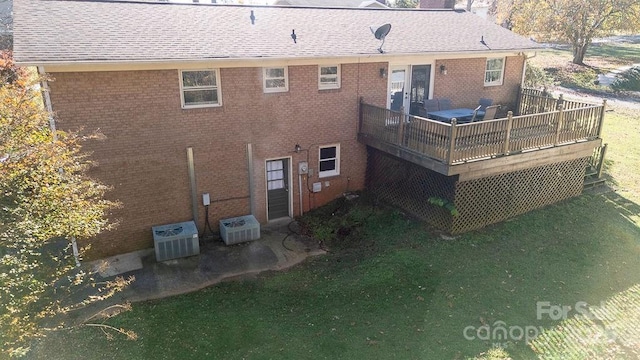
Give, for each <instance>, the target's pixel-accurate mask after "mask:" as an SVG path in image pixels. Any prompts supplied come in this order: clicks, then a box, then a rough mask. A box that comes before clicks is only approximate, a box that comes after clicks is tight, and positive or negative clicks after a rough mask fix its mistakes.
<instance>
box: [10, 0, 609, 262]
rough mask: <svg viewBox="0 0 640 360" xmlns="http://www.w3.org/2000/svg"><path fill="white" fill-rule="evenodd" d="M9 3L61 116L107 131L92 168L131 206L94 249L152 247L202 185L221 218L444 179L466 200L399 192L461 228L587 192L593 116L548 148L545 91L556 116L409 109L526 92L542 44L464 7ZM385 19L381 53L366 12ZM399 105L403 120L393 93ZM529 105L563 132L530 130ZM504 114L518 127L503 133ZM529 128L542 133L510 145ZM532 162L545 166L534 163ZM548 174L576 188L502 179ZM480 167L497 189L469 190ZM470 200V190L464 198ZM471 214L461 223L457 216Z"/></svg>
mask: <svg viewBox="0 0 640 360" xmlns="http://www.w3.org/2000/svg"><path fill="white" fill-rule="evenodd" d="M15 17H16V21H15V58H16V60H17V61H18V63H20V64H23V65H33V66H38V67H39V70H40V72H45V73H47V74H48V75H50V76H51V77H52V78H53V79H54V80H53V81H51V82H50V83H49V86H50V104H51V106H52V109H53V111H54V112H55V115H56V120H57V126H58V127H59V128H61V129H70V130H79V129H82V131H87V132H91V131H95V130H99V131H101V132H102V133H103V134H104V135H105V137H106V139H105V140H103V141H91V142H87V143H86V144H85V149H86V150H87V151H90V152H91V153H92V159H93V160H95V161H96V163H97V166H96V167H95V168H94V169H92V171H91V175H92V176H94V177H96V178H98V179H100V180H101V181H103V182H105V183H106V184H108V185H110V186H111V187H112V188H113V190H112V191H111V192H110V193H109V197H110V198H113V199H117V200H119V201H121V202H122V205H123V206H122V208H121V209H117V210H115V211H114V213H113V214H112V217H113V218H114V219H118V220H119V221H120V225H119V227H118V229H117V230H115V231H113V232H111V233H107V234H103V235H101V236H99V237H98V239H97V240H96V242H94V244H93V245H92V253H91V257H101V256H108V255H113V254H117V253H123V252H128V251H133V250H137V249H141V248H148V247H151V246H152V244H153V243H152V235H151V231H150V229H151V226H153V225H158V224H166V223H174V222H179V221H185V220H189V219H195V220H196V222H197V224H198V225H199V226H202V224H203V223H204V207H203V206H202V204H201V200H200V196H201V195H202V194H203V193H209V194H210V196H211V201H212V205H211V208H210V210H211V211H210V220H211V223H212V224H217V223H218V220H219V219H222V218H228V217H232V216H239V215H245V214H253V215H255V216H256V218H257V219H258V220H259V221H260V222H261V223H263V224H264V223H268V222H270V221H273V220H277V219H281V218H291V217H294V216H297V215H299V214H301V213H303V212H305V211H308V210H309V209H312V208H315V207H318V206H321V205H323V204H326V203H327V202H329V201H331V200H333V199H336V198H338V197H340V196H342V195H343V194H344V193H345V192H348V191H353V190H361V189H363V188H364V187H365V185H366V186H368V187H370V188H371V189H372V190H373V191H379V190H380V191H381V193H380V194H381V196H382V197H383V198H387V199H391V200H392V201H393V200H402V199H404V198H402V196H405V197H407V198H410V199H413V200H412V201H417V202H418V203H419V204H421V206H423V207H425V206H427V205H425V204H427V198H429V197H430V196H432V195H434V194H435V195H437V196H440V197H442V198H444V199H446V200H448V201H450V202H456V206H458V210H459V211H460V216H459V217H458V218H456V219H454V220H451V219H448V220H446V219H445V220H442V219H444V218H443V217H442V216H443V215H442V214H440V213H438V214H436V216H437V219H436V220H435V221H434V220H433V219H431V218H430V217H429V216H431V215H429V214H426V213H425V214H421V213H420V212H421V210H420V209H417V210H416V209H413V208H411V206H406V204H404V205H405V207H408V208H409V209H410V210H411V211H412V212H414V213H416V214H418V215H422V216H423V217H424V218H426V219H427V220H429V221H430V222H432V223H436V224H438V223H439V221H440V223H441V225H442V227H444V228H448V229H449V230H450V231H453V232H456V231H459V230H460V229H467V228H477V227H479V226H482V225H484V224H486V223H491V222H496V221H499V220H501V219H504V218H505V217H508V216H513V214H514V212H513V211H511V212H509V211H508V210H505V209H508V208H510V207H511V205H506V206H505V205H504V204H502V203H500V205H499V209H500V211H502V212H501V214H502V215H501V216H502V217H500V216H494V217H491V218H487V219H482V221H481V222H478V221H475V220H474V221H475V222H473V221H470V220H469V217H477V216H476V213H482V214H484V213H487V212H489V211H488V208H487V205H486V203H487V201H488V200H487V199H488V198H490V197H492V196H493V197H496V198H498V197H499V198H500V199H502V200H503V201H508V200H509V199H512V200H513V201H514V202H515V203H516V204H518V205H519V208H518V209H519V210H518V211H520V212H522V209H525V210H526V209H529V208H531V206H533V207H538V206H541V205H543V204H547V203H551V202H554V201H558V200H560V199H563V198H566V197H568V196H573V195H576V191H578V193H579V190H581V189H582V188H581V186H582V179H578V180H576V177H575V173H579V172H580V170H581V171H582V176H584V164H583V161H584V159H586V156H588V153H589V154H590V152H591V151H592V150H593V148H594V147H595V146H597V145H599V139H594V138H593V136H592V134H591V133H588V135H589V136H590V137H589V139H588V141H581V142H580V144H582V145H580V144H578V145H576V144H574V143H571V144H569V145H566V146H559V147H554V146H553V145H554V144H556V145H558V144H559V142H558V139H563V140H566V139H568V140H566V141H572V139H573V138H572V137H571V135H572V134H573V133H572V132H569V133H568V134H569V135H566V134H565V132H560V131H559V130H558V132H557V134H558V136H563V137H556V136H555V135H556V130H555V128H553V129H551V128H549V127H550V126H551V125H552V124H554V122H553V121H554V120H553V119H557V117H556V112H554V111H553V110H555V108H553V109H543V108H541V107H538V108H537V109H539V110H541V111H542V110H544V111H543V112H545V114H546V115H544V116H545V117H538V116H537V115H535V114H534V115H530V116H529V117H526V119H525V120H522V121H521V120H518V119H519V118H516V117H513V118H509V119H504V120H500V121H494V122H478V123H473V124H469V125H464V126H463V125H460V126H455V124H454V125H452V124H448V123H443V122H437V121H432V120H426V119H423V118H418V117H415V116H413V115H415V114H416V112H419V110H420V108H421V106H422V104H423V103H424V102H425V100H427V99H432V98H449V99H451V101H452V103H453V106H454V107H457V108H461V107H467V108H474V107H475V106H476V105H477V104H478V101H479V99H480V98H491V99H493V102H494V103H497V104H502V105H503V108H504V109H503V113H505V114H506V111H507V110H514V111H516V112H517V113H524V112H525V111H526V110H530V109H531V106H533V105H531V104H533V103H527V104H529V105H527V107H526V108H523V109H524V110H522V111H518V109H520V108H522V104H523V103H522V101H520V100H519V99H520V98H519V90H520V86H521V83H522V79H523V73H524V66H525V65H524V64H525V59H526V56H527V54H530V53H532V52H533V51H536V50H538V49H539V46H538V45H536V44H535V43H533V42H531V41H530V40H528V39H525V38H523V37H520V36H518V35H516V34H514V33H512V32H510V31H508V30H505V29H503V28H501V27H500V26H497V25H495V24H491V23H489V22H487V21H485V20H483V19H481V18H479V17H477V16H475V15H473V14H470V13H466V12H457V11H453V10H435V11H427V10H413V11H407V10H394V9H388V10H384V9H382V10H381V9H362V8H360V9H347V8H340V9H338V8H322V9H319V8H303V7H250V6H231V5H230V6H227V5H204V4H200V5H198V4H171V3H148V2H147V3H136V2H131V1H128V2H107V1H57V0H49V1H43V0H23V1H20V2H19V3H16V6H15ZM386 23H388V24H391V31H390V33H389V34H388V36H387V37H386V40H385V42H384V45H383V46H382V50H383V52H382V53H381V52H380V51H379V48H380V46H381V41H379V40H377V39H376V38H375V37H374V35H373V33H372V31H371V29H370V26H374V29H375V27H377V26H380V25H383V24H386ZM294 34H295V39H294V36H292V35H294ZM398 94H399V96H398ZM547 103H548V102H545V104H547ZM536 104H537V103H536ZM392 107H394V108H397V109H398V110H402V111H404V112H405V114H407V115H406V118H405V121H399V119H400V114H401V113H400V112H392V111H389V110H385V109H389V108H392ZM595 111H597V110H593V111H592V112H593V113H595ZM590 114H591V113H590ZM568 115H569V114H567V118H568ZM559 116H562V114H561V115H559ZM572 119H574V120H575V119H576V117H575V116H574V117H572ZM578 120H579V119H578ZM520 122H522V123H523V124H528V125H527V126H529V125H531V124H533V125H531V126H534V125H535V126H538V125H540V126H546V127H545V128H544V129H546V130H545V131H553V136H552V135H549V134H546V133H545V134H543V135H544V136H542V135H540V134H539V133H533V135H530V133H528V132H523V131H520V130H522V128H521V125H520ZM538 123H539V124H538ZM560 123H561V124H564V123H563V122H560ZM537 124H538V125H537ZM574 125H575V124H574ZM507 126H511V127H512V128H513V129H515V130H514V131H516V130H517V131H520V132H519V133H517V134H513V135H512V140H511V145H509V138H508V137H507V139H506V144H507V145H506V146H505V144H504V141H505V140H504V136H505V134H506V135H507V136H509V134H511V132H510V131H511V130H509V129H511V127H510V128H508V129H507V128H506V127H507ZM505 129H507V130H505ZM549 129H551V130H549ZM558 129H559V127H558ZM563 129H564V128H563ZM525 130H526V129H525ZM471 135H473V136H475V138H471V137H470V136H471ZM585 136H586V135H585ZM538 138H539V139H538ZM536 139H538V140H536ZM540 139H542V140H540ZM543 140H544V141H547V142H548V141H551V140H554V141H555V143H552V144H551V147H549V146H547V143H545V142H543ZM580 140H584V139H582V138H580ZM365 144H366V145H365ZM522 144H525V145H527V146H530V147H531V146H538V147H539V149H536V151H529V150H527V151H523V152H522V154H516V155H509V156H502V155H506V154H507V153H509V151H511V153H517V152H519V151H521V150H522V149H524V148H525V145H522ZM536 144H537V145H536ZM585 144H587V145H585ZM589 146H590V148H589V149H588V150H585V149H586V148H588V147H589ZM505 149H506V150H505ZM558 149H560V150H558ZM489 150H491V152H488V151H489ZM503 150H505V151H507V152H506V153H505V152H502V151H503ZM385 153H390V154H392V155H393V156H391V157H390V156H389V155H385ZM191 154H192V155H191ZM532 154H533V155H532ZM536 154H541V155H540V156H539V157H536ZM555 157H557V161H556V160H554V159H555ZM385 159H386V160H385ZM400 159H403V160H400ZM575 159H579V160H580V161H579V163H575V164H574V163H571V161H574V160H575ZM387 160H388V161H387ZM384 161H387V165H385V164H384ZM563 161H564V162H563ZM567 161H568V162H569V163H571V164H574V165H571V166H569V165H566V164H565V163H566V162H567ZM303 162H308V168H309V171H308V174H307V173H306V172H305V171H301V170H300V167H299V166H300V164H301V163H303ZM558 162H561V165H560V167H559V168H558V166H556V165H554V164H556V163H558ZM574 162H575V161H574ZM385 166H391V167H385ZM534 166H550V167H549V168H548V169H547V168H542V170H540V169H538V168H535V169H537V170H535V171H533V172H531V171H530V172H526V171H528V170H527V169H528V168H532V167H534ZM554 166H555V167H554ZM416 167H417V168H416ZM580 167H582V168H581V169H580ZM567 169H569V170H570V171H569V170H567ZM523 171H524V172H525V173H523ZM367 172H368V175H367V176H366V174H367ZM190 173H193V174H195V178H194V179H193V180H195V181H193V182H192V181H191V180H190ZM568 173H571V174H572V175H571V176H572V177H570V178H567V177H566V176H565V175H562V174H568ZM411 174H414V175H416V174H418V175H419V176H417V175H416V176H414V175H411ZM514 174H515V175H514ZM522 174H524V175H522ZM549 174H550V175H549ZM388 175H391V176H395V177H397V179H395V180H394V179H387V180H388V181H387V180H385V179H386V178H385V176H388ZM578 175H579V174H578ZM496 176H498V177H500V176H502V177H500V178H499V179H498V180H495V178H496ZM505 176H506V177H505ZM365 177H366V178H367V182H366V183H365ZM538 178H541V179H547V178H549V179H551V180H548V182H547V183H545V184H543V185H544V186H547V185H548V186H549V188H550V189H553V187H554V186H556V184H558V183H568V184H571V188H570V189H569V190H567V191H564V192H562V193H558V191H556V190H548V191H545V190H542V191H541V192H542V194H543V195H544V196H545V198H544V200H543V201H538V200H535V199H534V200H531V199H530V200H531V201H529V202H527V201H528V200H527V199H526V198H525V199H523V198H522V197H523V196H529V195H528V193H527V192H523V191H519V192H517V193H516V194H515V195H513V194H512V193H509V194H507V195H504V196H503V195H501V194H500V191H503V190H504V189H503V190H501V188H500V186H512V185H513V184H521V186H524V187H526V186H532V185H531V183H535V182H538V180H536V179H538ZM425 179H427V180H428V179H431V180H428V181H430V182H429V183H426V182H424V183H423V181H427V180H425ZM487 179H488V180H487ZM396 180H398V181H405V182H407V181H408V183H406V184H404V185H403V186H404V187H403V189H405V190H407V189H408V190H409V191H410V193H409V195H408V196H407V195H406V194H405V195H402V194H395V193H393V191H391V190H393V189H392V188H389V187H388V186H392V185H393V184H394V181H396ZM412 181H413V182H412ZM416 181H417V182H416ZM478 181H481V182H483V181H484V182H483V183H481V184H480V185H482V189H484V190H483V191H484V193H487V192H488V193H487V194H485V195H483V196H485V198H482V199H478V201H477V202H476V201H475V199H474V197H473V193H472V190H473V189H474V188H475V186H476V185H477V184H478V183H477V182H478ZM395 184H399V183H397V182H396V183H395ZM496 184H497V185H496ZM192 185H195V188H192ZM423 185H424V187H425V188H430V189H432V188H434V186H435V189H436V190H434V191H435V193H433V194H431V193H424V192H423V190H421V189H422V187H423ZM385 186H386V188H385ZM562 186H564V185H562ZM578 187H579V188H580V189H579V190H576V189H577V188H578ZM539 188H540V186H538V187H535V189H534V188H532V189H533V190H535V191H536V192H540V190H539ZM385 189H386V190H385ZM389 189H391V190H389ZM520 190H522V189H520ZM549 191H553V192H554V193H553V194H551V195H553V196H551V195H549V194H548V192H549ZM556 193H557V194H559V195H554V194H556ZM192 194H195V196H192ZM389 194H391V195H389ZM394 194H395V195H394ZM459 194H462V195H464V196H465V198H458V195H459ZM536 196H537V195H536ZM534 197H535V196H534ZM403 201H404V200H403ZM469 201H471V203H472V205H473V206H475V207H474V208H473V209H471V208H469V209H471V210H468V211H467V210H466V208H465V207H464V204H465V202H467V203H468V202H469ZM529 203H531V204H532V205H531V206H529V207H527V206H524V205H522V204H525V205H526V204H529ZM400 205H403V204H402V203H401V204H400ZM436 210H438V209H436ZM516 213H517V212H516ZM438 219H439V220H438ZM441 220H442V221H441ZM447 221H448V222H449V223H447ZM452 221H453V225H451V224H452V223H451V222H452ZM461 221H464V222H466V223H465V224H467V225H466V227H460V226H458V225H455V223H456V222H461Z"/></svg>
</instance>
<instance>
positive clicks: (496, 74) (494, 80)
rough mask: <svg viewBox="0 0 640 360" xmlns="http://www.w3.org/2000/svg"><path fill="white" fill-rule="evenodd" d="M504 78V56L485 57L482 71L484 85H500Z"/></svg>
mask: <svg viewBox="0 0 640 360" xmlns="http://www.w3.org/2000/svg"><path fill="white" fill-rule="evenodd" d="M503 78H504V58H493V59H487V66H486V68H485V71H484V86H495V85H502V79H503Z"/></svg>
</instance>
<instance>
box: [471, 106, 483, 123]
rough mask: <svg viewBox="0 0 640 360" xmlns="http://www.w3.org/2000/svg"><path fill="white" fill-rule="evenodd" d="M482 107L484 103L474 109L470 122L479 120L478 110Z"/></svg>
mask: <svg viewBox="0 0 640 360" xmlns="http://www.w3.org/2000/svg"><path fill="white" fill-rule="evenodd" d="M481 107H482V105H478V107H477V108H475V109H474V110H473V116H472V117H471V121H470V122H475V121H477V120H478V110H480V108H481Z"/></svg>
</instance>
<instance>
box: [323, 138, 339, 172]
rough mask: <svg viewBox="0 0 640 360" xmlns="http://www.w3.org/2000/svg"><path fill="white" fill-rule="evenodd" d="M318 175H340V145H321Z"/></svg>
mask: <svg viewBox="0 0 640 360" xmlns="http://www.w3.org/2000/svg"><path fill="white" fill-rule="evenodd" d="M319 156H320V165H319V168H320V170H319V171H318V177H321V178H323V177H329V176H336V175H340V145H339V144H335V145H327V146H320V153H319Z"/></svg>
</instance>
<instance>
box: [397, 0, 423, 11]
mask: <svg viewBox="0 0 640 360" xmlns="http://www.w3.org/2000/svg"><path fill="white" fill-rule="evenodd" d="M418 2H419V0H396V1H395V2H394V3H393V7H396V8H406V9H414V8H416V7H417V6H418Z"/></svg>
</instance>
